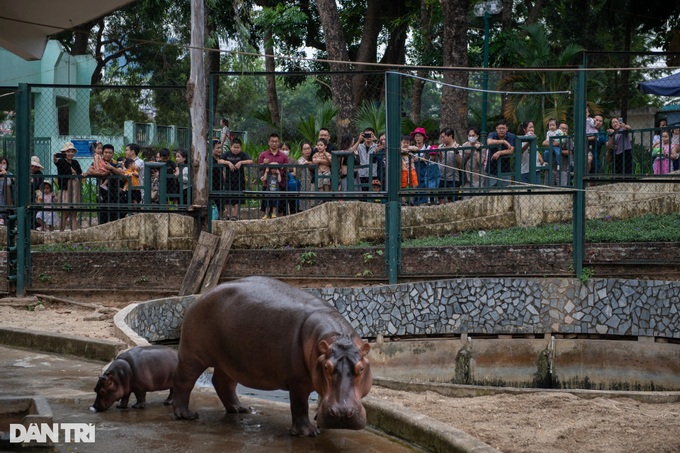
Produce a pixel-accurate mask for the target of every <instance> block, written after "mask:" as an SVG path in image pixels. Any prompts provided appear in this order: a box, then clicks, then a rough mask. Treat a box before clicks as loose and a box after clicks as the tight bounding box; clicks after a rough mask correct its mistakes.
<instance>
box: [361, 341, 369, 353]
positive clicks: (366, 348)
mask: <svg viewBox="0 0 680 453" xmlns="http://www.w3.org/2000/svg"><path fill="white" fill-rule="evenodd" d="M359 349H360V350H361V357H366V356H367V355H368V352H369V351H370V350H371V345H370V344H368V341H364V342H362V343H361V347H360V348H359Z"/></svg>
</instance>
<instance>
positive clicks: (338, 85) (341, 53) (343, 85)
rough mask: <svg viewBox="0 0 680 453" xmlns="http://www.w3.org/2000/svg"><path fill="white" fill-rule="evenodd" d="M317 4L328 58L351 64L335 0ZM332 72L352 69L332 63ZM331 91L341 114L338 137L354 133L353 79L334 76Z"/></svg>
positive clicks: (320, 1) (338, 121)
mask: <svg viewBox="0 0 680 453" xmlns="http://www.w3.org/2000/svg"><path fill="white" fill-rule="evenodd" d="M316 4H317V8H318V10H319V18H320V19H321V26H322V27H323V32H324V38H325V39H326V50H327V52H328V58H329V59H331V60H336V61H341V62H342V61H346V62H348V63H349V54H348V52H347V43H346V41H345V34H344V32H343V30H342V23H341V22H340V15H339V14H338V7H337V5H336V3H335V0H317V2H316ZM330 70H331V71H350V70H351V67H350V65H349V64H344V63H331V64H330ZM331 91H332V93H333V102H334V103H335V105H336V106H338V109H339V113H338V115H337V116H336V117H335V123H336V126H337V130H336V134H337V136H338V137H341V136H342V134H344V133H345V132H353V129H354V101H353V99H352V78H351V77H350V76H349V74H347V75H345V74H342V75H333V76H332V78H331Z"/></svg>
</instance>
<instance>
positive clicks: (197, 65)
mask: <svg viewBox="0 0 680 453" xmlns="http://www.w3.org/2000/svg"><path fill="white" fill-rule="evenodd" d="M204 1H205V0H191V50H190V52H189V54H190V57H191V72H190V74H189V81H188V82H187V101H188V102H189V113H190V114H191V168H192V177H193V181H194V186H193V190H192V196H193V204H194V205H197V206H200V207H205V209H206V212H208V171H209V169H208V147H207V141H208V129H209V128H208V115H207V110H206V103H207V97H206V89H205V65H204V60H205V58H204V56H205V52H204V50H203V43H204V41H205V5H204ZM211 149H212V147H211Z"/></svg>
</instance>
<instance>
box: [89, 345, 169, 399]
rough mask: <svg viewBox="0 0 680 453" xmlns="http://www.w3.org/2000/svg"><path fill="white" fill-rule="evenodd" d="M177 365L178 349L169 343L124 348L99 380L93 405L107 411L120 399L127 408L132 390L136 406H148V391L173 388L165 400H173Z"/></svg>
mask: <svg viewBox="0 0 680 453" xmlns="http://www.w3.org/2000/svg"><path fill="white" fill-rule="evenodd" d="M176 369H177V351H175V350H174V349H172V348H170V347H167V346H138V347H136V348H132V349H128V350H127V351H124V352H122V353H121V354H120V355H118V357H116V359H115V360H114V361H113V362H111V364H110V365H109V366H108V368H107V369H106V371H104V374H103V375H102V376H100V377H99V379H98V380H97V385H96V386H95V388H94V391H95V393H96V394H97V396H96V397H95V401H94V404H93V405H92V409H94V410H95V411H98V412H102V411H105V410H106V409H108V408H109V407H111V405H112V404H113V403H115V402H116V401H118V400H120V404H119V405H118V406H117V407H118V408H119V409H125V408H127V404H128V400H129V399H130V395H131V394H132V393H134V394H135V398H137V402H136V403H135V404H134V406H132V407H133V408H135V409H144V407H145V406H146V392H155V391H158V390H168V389H170V395H168V398H167V399H166V400H165V402H164V403H165V404H172V380H173V378H174V377H175V370H176Z"/></svg>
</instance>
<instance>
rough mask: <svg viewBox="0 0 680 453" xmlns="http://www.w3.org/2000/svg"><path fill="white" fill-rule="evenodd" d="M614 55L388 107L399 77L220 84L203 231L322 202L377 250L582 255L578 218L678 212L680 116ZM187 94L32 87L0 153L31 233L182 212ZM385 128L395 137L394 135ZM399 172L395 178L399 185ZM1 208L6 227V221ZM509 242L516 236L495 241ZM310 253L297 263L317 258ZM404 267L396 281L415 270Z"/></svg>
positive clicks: (450, 77)
mask: <svg viewBox="0 0 680 453" xmlns="http://www.w3.org/2000/svg"><path fill="white" fill-rule="evenodd" d="M610 57H611V56H591V55H589V56H588V59H587V65H588V66H589V69H588V71H587V75H586V76H585V77H583V74H585V73H586V72H585V71H581V72H579V71H576V70H574V71H567V70H563V69H562V70H559V71H556V70H551V69H546V70H544V71H537V70H535V69H532V70H523V69H515V70H503V71H500V70H489V71H488V78H485V77H483V73H482V72H481V71H476V72H475V71H461V70H450V71H444V70H433V69H431V68H426V69H414V70H412V71H404V70H403V69H402V70H400V72H399V73H398V78H399V82H398V88H397V90H396V91H397V93H396V95H394V93H390V91H389V89H388V88H387V86H388V84H386V77H389V74H395V73H390V72H389V71H388V73H387V76H386V72H385V71H379V72H353V73H329V72H325V73H304V74H302V73H296V74H291V73H286V74H262V73H256V74H231V73H230V74H213V75H212V76H211V78H210V90H209V93H210V94H209V105H208V113H209V115H208V118H209V121H210V125H211V127H210V128H209V129H210V130H211V132H210V136H209V137H207V141H208V149H209V151H208V152H209V153H210V154H211V157H208V159H209V166H208V171H209V175H208V179H209V183H208V186H209V206H208V211H209V213H210V218H211V219H212V221H213V223H210V226H211V227H213V228H214V226H215V225H216V224H215V223H214V222H228V221H235V220H267V219H270V218H274V217H286V216H292V215H296V214H298V213H301V212H305V213H306V214H305V215H306V216H308V217H306V219H308V220H307V223H308V224H309V225H314V224H316V223H315V222H316V216H321V215H328V213H327V212H323V210H322V209H317V208H318V206H320V205H323V204H324V203H327V202H333V201H360V202H370V203H375V205H376V206H380V208H381V209H379V210H378V211H375V210H374V212H378V214H377V215H378V216H379V217H381V220H382V221H384V224H385V228H384V234H382V235H373V236H371V237H372V239H370V242H372V243H373V245H374V246H378V247H381V246H385V244H386V243H387V242H388V239H389V238H390V237H392V238H394V237H395V236H399V241H398V243H400V244H401V245H403V246H406V247H417V246H421V245H422V243H420V242H417V240H419V239H422V238H424V237H430V238H439V239H445V238H454V237H458V236H466V235H473V236H476V237H477V238H478V239H477V242H476V243H477V244H481V245H483V244H484V243H485V242H484V241H485V240H488V241H489V244H492V243H497V241H501V242H502V243H504V244H513V243H518V244H519V243H521V244H525V243H526V242H527V237H529V238H531V237H534V236H537V237H538V236H540V240H538V239H537V241H536V243H550V242H554V243H560V244H565V243H567V244H568V243H572V242H573V243H574V245H575V246H576V244H577V243H578V242H579V240H580V235H581V233H578V234H574V232H575V231H576V230H577V224H578V222H590V221H591V220H594V221H597V220H601V219H609V220H619V219H628V218H632V217H640V216H644V215H645V214H655V215H665V214H667V213H670V212H673V210H674V209H676V205H677V196H676V195H675V193H677V191H676V190H675V186H674V184H675V183H674V178H676V176H675V175H673V174H672V172H673V171H674V170H675V168H676V163H677V162H679V160H678V159H677V155H678V153H679V151H678V150H677V145H676V142H677V139H676V138H675V136H676V135H677V130H678V128H677V127H676V126H678V124H680V117H678V116H680V111H678V112H676V111H675V110H673V108H668V107H664V106H663V103H664V102H663V100H659V98H656V97H652V96H650V95H644V94H642V92H640V90H639V89H638V88H637V84H638V83H640V82H642V81H643V80H648V79H652V78H653V77H656V75H657V74H655V73H654V72H653V71H651V70H649V71H636V70H629V71H624V70H620V69H618V70H609V69H608V67H607V66H606V65H605V64H610V65H614V64H616V65H618V67H622V65H624V63H626V64H628V63H629V62H630V61H629V60H621V59H620V57H619V56H617V57H616V58H619V59H611V58H613V57H611V58H610ZM598 58H599V59H598ZM607 58H609V60H607ZM633 60H634V59H633ZM645 61H647V60H645V59H643V58H641V59H640V60H634V61H633V62H632V63H630V64H643V63H644V62H645ZM595 66H597V67H599V68H600V69H599V70H597V71H595V70H591V69H590V68H592V67H595ZM627 67H631V66H627ZM579 77H581V78H579ZM638 79H639V80H638ZM579 83H582V84H583V85H584V86H585V89H583V90H582V91H580V88H579ZM633 86H635V89H636V90H638V91H634V90H633ZM616 87H619V91H620V92H617V91H616V90H615V88H616ZM334 93H335V94H334ZM338 93H345V94H346V95H347V96H345V97H342V96H339V95H338ZM184 95H185V89H184V88H150V87H70V86H43V85H40V86H30V96H29V100H28V102H26V105H28V106H30V107H29V108H30V112H29V114H28V115H27V117H28V118H30V120H29V121H28V124H26V125H25V130H28V134H29V135H30V138H29V140H28V141H27V142H25V143H27V144H28V145H27V146H28V148H30V156H31V157H30V163H29V159H28V158H26V157H25V156H24V160H21V159H18V158H19V157H21V156H17V155H16V150H17V149H18V146H19V145H18V140H21V138H22V137H18V136H16V134H15V132H16V130H17V129H20V128H18V127H17V126H18V125H17V124H16V120H15V119H14V118H10V117H7V118H5V119H4V120H5V121H4V123H3V124H4V129H3V134H4V135H3V136H2V150H3V155H4V156H7V158H8V159H7V161H8V167H9V168H8V169H9V173H8V174H7V175H5V176H1V175H0V178H2V179H4V180H5V181H6V182H10V181H14V182H15V186H16V181H15V179H16V178H17V177H18V176H19V174H18V173H17V170H18V169H17V167H16V165H17V163H18V162H19V161H22V162H25V164H26V166H27V167H28V166H29V164H30V171H27V172H26V173H25V174H26V175H28V179H30V184H29V187H28V189H27V192H28V193H27V194H26V196H27V197H28V201H27V203H25V205H26V206H27V207H28V210H27V215H29V216H30V218H29V228H31V229H32V230H33V231H38V230H43V231H44V230H47V231H49V230H64V229H67V228H68V229H71V230H75V229H83V228H90V227H93V226H96V225H102V224H105V223H109V222H111V221H115V220H117V219H120V218H122V217H126V216H129V215H130V214H133V213H137V212H158V211H160V212H178V213H183V214H188V213H190V209H189V206H190V205H191V204H192V200H193V194H192V191H193V186H194V184H193V181H192V171H191V132H190V128H189V125H190V121H189V115H188V108H187V107H186V101H185V99H184ZM390 96H393V97H390ZM6 98H12V96H5V97H3V98H2V99H4V100H6ZM390 99H391V101H390ZM395 99H397V100H396V102H395ZM626 99H627V101H626ZM15 101H16V99H15ZM626 102H628V104H626ZM483 106H485V107H486V108H482V107H483ZM586 107H588V109H589V112H588V113H587V115H586V113H585V109H586ZM482 112H486V116H485V117H482ZM676 115H678V116H676ZM390 118H397V120H398V121H396V122H395V123H393V124H398V126H394V125H393V126H388V124H390V123H389V121H390ZM662 120H665V123H663V122H662ZM617 122H618V127H617V124H616V123H617ZM8 124H9V127H7V125H8ZM621 128H622V129H621ZM130 144H136V145H138V146H132V147H128V146H127V145H130ZM390 161H391V162H393V165H394V167H398V171H394V170H393V171H394V172H393V173H392V176H390V171H389V170H390V165H389V162H390ZM33 164H35V165H33ZM13 178H15V179H13ZM390 194H395V195H394V197H392V195H390ZM579 197H582V199H580V198H579ZM15 199H16V194H15ZM395 200H396V201H395ZM579 200H582V201H579ZM8 201H9V202H8V203H6V205H5V207H4V208H1V207H0V211H2V212H1V213H0V214H5V215H8V214H9V213H10V212H11V210H12V204H13V203H14V201H12V200H11V199H10V200H8ZM391 203H396V206H399V209H400V210H401V212H400V215H399V216H393V215H392V214H393V213H394V211H392V213H390V209H392V208H391V206H393V205H391ZM362 215H364V214H362ZM395 222H397V223H398V224H396V223H395ZM593 228H595V227H592V226H587V227H586V231H585V240H586V241H593V240H594V239H589V238H591V233H592V231H591V230H592V229H593ZM597 228H599V227H597ZM512 229H517V231H519V233H518V235H517V236H515V239H513V238H512V236H510V237H509V238H508V237H504V238H501V239H498V238H495V232H496V231H501V230H512ZM579 231H580V230H579ZM357 236H359V235H357ZM593 237H596V236H593ZM483 238H487V239H483ZM627 238H628V240H630V241H633V242H634V241H644V240H646V239H645V237H644V235H642V234H640V235H639V236H637V237H636V236H635V235H633V236H627ZM360 240H363V239H357V241H356V242H359V241H360ZM494 241H496V242H494ZM529 242H531V241H529ZM309 243H310V244H311V243H312V242H309ZM325 243H327V244H328V243H329V244H333V243H334V242H333V241H332V240H331V241H327V242H325ZM300 244H302V245H300ZM300 244H296V246H301V247H302V249H301V253H304V252H305V250H304V248H305V247H311V246H309V245H304V244H305V241H300ZM431 244H435V245H436V244H438V243H437V242H436V241H434V242H431ZM441 244H444V242H441ZM454 244H455V242H454ZM279 245H281V244H279ZM8 246H11V240H8ZM268 246H270V244H269V243H268V242H267V241H264V242H263V243H262V247H268ZM386 248H388V247H386ZM390 252H394V251H390ZM386 255H387V253H386ZM56 259H58V258H56ZM399 259H401V256H400V257H399ZM567 261H569V260H567ZM398 264H399V266H400V272H401V275H403V276H407V277H408V276H419V275H423V272H422V269H418V268H417V266H415V267H414V266H413V265H412V264H410V265H406V263H404V262H401V261H399V260H398ZM508 264H509V265H510V267H509V268H508V269H512V267H511V263H508ZM423 265H425V263H423ZM442 266H443V267H442ZM447 266H448V267H449V268H448V269H447V268H446V267H447ZM560 266H561V268H568V265H562V264H560ZM553 268H554V267H553ZM465 269H467V270H470V269H477V268H476V267H475V266H469V265H466V263H464V262H456V263H448V264H443V263H442V264H441V266H440V267H439V268H438V270H437V272H439V274H442V275H443V274H446V273H447V272H448V274H449V275H462V274H464V273H465V271H464V270H465ZM568 270H569V269H567V271H568ZM472 272H477V271H472ZM479 272H480V274H481V273H483V272H482V271H481V270H479ZM508 273H512V272H510V271H509V272H508Z"/></svg>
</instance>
